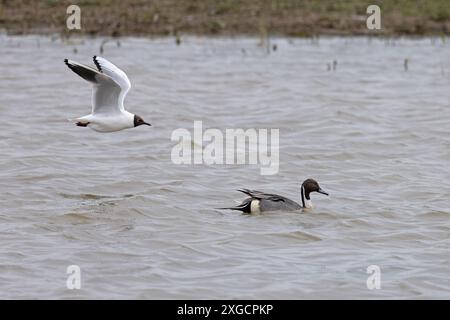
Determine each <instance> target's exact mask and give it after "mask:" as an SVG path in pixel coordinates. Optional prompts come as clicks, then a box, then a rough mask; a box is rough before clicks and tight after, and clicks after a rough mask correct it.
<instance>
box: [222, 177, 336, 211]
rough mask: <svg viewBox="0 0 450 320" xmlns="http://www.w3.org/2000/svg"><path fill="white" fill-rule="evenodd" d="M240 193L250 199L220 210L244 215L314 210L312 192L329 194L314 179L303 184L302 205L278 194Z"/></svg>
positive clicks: (242, 190)
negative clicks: (238, 212)
mask: <svg viewBox="0 0 450 320" xmlns="http://www.w3.org/2000/svg"><path fill="white" fill-rule="evenodd" d="M238 191H240V192H243V193H245V194H246V195H248V196H249V198H247V199H245V200H244V201H243V202H242V203H241V204H240V205H238V206H236V207H229V208H220V209H230V210H239V211H242V212H244V213H260V212H263V211H279V210H283V211H293V210H300V209H312V208H313V204H312V202H311V199H310V197H309V195H310V194H311V192H318V193H321V194H324V195H327V196H328V193H326V192H325V191H323V190H322V188H320V186H319V184H318V183H317V181H316V180H314V179H306V180H305V181H304V182H303V183H302V187H301V195H302V205H300V204H298V203H297V202H295V201H293V200H291V199H288V198H285V197H283V196H279V195H277V194H270V193H264V192H260V191H255V190H249V189H240V190H238Z"/></svg>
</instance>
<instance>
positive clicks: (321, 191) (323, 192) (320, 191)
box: [317, 189, 328, 196]
mask: <svg viewBox="0 0 450 320" xmlns="http://www.w3.org/2000/svg"><path fill="white" fill-rule="evenodd" d="M317 192H318V193H321V194H324V195H326V196H327V195H328V193H326V192H325V191H323V190H322V189H319V190H317Z"/></svg>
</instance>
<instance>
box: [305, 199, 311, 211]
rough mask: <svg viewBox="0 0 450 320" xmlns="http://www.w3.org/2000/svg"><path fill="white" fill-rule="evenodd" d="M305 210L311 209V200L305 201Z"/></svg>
mask: <svg viewBox="0 0 450 320" xmlns="http://www.w3.org/2000/svg"><path fill="white" fill-rule="evenodd" d="M305 208H306V209H312V208H313V204H312V201H311V200H306V201H305Z"/></svg>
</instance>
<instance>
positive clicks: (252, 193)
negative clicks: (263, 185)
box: [238, 189, 287, 202]
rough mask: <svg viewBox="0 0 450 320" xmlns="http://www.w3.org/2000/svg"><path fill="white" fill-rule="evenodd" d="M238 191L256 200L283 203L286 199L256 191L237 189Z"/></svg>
mask: <svg viewBox="0 0 450 320" xmlns="http://www.w3.org/2000/svg"><path fill="white" fill-rule="evenodd" d="M238 191H240V192H242V193H245V194H246V195H248V196H250V197H251V198H253V199H257V200H263V199H264V200H270V201H276V202H278V201H285V200H286V199H287V198H285V197H283V196H279V195H277V194H272V193H265V192H261V191H257V190H249V189H239V190H238Z"/></svg>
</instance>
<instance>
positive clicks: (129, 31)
mask: <svg viewBox="0 0 450 320" xmlns="http://www.w3.org/2000/svg"><path fill="white" fill-rule="evenodd" d="M71 4H74V1H66V0H63V1H57V0H46V1H30V0H22V1H12V0H0V29H3V30H5V31H6V32H7V33H8V34H29V33H37V34H50V33H57V34H61V35H63V36H72V35H100V36H167V35H169V36H178V35H183V34H194V35H221V36H235V35H253V36H262V37H264V36H267V35H281V36H294V37H310V36H318V35H341V36H346V35H373V36H400V35H417V36H447V35H450V5H449V4H448V3H446V1H445V0H426V1H425V0H423V1H422V0H418V1H412V0H411V1H371V2H370V4H378V5H379V6H380V7H381V13H382V16H381V18H382V20H381V21H382V29H381V30H369V29H367V26H366V18H367V16H368V15H367V14H366V8H367V5H368V3H367V2H366V1H360V0H348V1H341V2H338V1H328V0H326V1H325V0H324V1H313V0H304V1H300V0H272V1H269V0H266V1H262V0H246V1H231V0H223V1H211V0H197V1H187V0H178V1H175V0H160V1H142V0H125V1H115V0H82V1H77V3H76V4H77V5H78V6H79V7H80V8H81V30H69V29H68V28H67V27H66V19H67V17H68V14H67V13H66V9H67V7H68V6H69V5H71Z"/></svg>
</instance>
